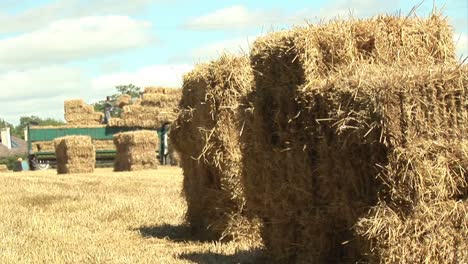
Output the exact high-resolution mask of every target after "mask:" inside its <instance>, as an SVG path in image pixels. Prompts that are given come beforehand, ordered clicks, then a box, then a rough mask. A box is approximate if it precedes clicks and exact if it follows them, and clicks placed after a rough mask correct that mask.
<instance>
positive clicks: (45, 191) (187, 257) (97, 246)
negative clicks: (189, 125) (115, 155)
mask: <svg viewBox="0 0 468 264" xmlns="http://www.w3.org/2000/svg"><path fill="white" fill-rule="evenodd" d="M181 189H182V171H181V170H180V169H179V168H174V167H160V168H159V169H158V170H153V171H144V172H125V173H113V172H112V171H111V170H110V169H97V170H96V171H95V172H94V173H92V174H81V175H73V174H72V175H66V176H63V175H57V174H56V172H55V171H54V170H48V171H41V172H23V173H4V174H0V263H258V262H263V261H262V257H261V252H260V251H259V250H256V249H252V248H250V246H249V245H246V244H239V243H227V244H221V243H218V242H213V241H211V242H210V241H200V240H198V239H197V238H196V237H194V236H193V235H192V234H191V232H190V229H189V228H187V226H185V225H184V221H183V220H184V219H183V218H184V213H185V211H186V205H185V202H184V199H183V198H182V196H181Z"/></svg>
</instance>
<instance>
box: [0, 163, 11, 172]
mask: <svg viewBox="0 0 468 264" xmlns="http://www.w3.org/2000/svg"><path fill="white" fill-rule="evenodd" d="M8 171H9V170H8V167H7V166H6V165H4V164H0V173H2V172H8Z"/></svg>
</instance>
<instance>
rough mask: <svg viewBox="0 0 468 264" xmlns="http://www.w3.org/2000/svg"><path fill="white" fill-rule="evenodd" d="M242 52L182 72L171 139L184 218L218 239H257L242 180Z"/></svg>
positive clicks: (246, 83)
mask: <svg viewBox="0 0 468 264" xmlns="http://www.w3.org/2000/svg"><path fill="white" fill-rule="evenodd" d="M252 85H253V74H252V72H251V69H250V66H249V62H248V59H247V58H246V57H234V56H230V55H222V56H221V58H220V59H218V60H216V61H213V62H211V63H208V64H200V65H198V66H197V67H196V68H195V69H194V70H193V71H192V72H190V73H188V74H187V75H186V76H185V77H184V85H183V96H182V100H181V103H180V115H179V118H178V119H177V120H176V122H175V123H174V125H173V127H172V131H171V139H172V142H173V144H174V146H175V147H176V150H177V151H178V152H179V154H180V155H181V166H182V168H183V170H184V195H185V198H186V200H187V204H188V208H187V209H188V211H187V221H188V222H189V223H190V225H191V226H192V228H193V229H195V230H197V231H202V232H207V231H209V232H210V236H211V237H212V238H215V239H220V240H232V239H234V240H247V241H250V242H251V243H254V244H260V238H259V234H258V231H259V224H260V223H259V221H258V220H257V219H255V218H253V217H249V213H248V211H247V210H246V209H245V203H246V200H245V194H244V190H243V187H242V184H241V171H242V166H241V165H242V164H241V159H242V154H241V148H240V144H241V141H240V135H241V133H242V126H243V119H242V118H243V114H242V111H244V108H245V107H244V105H243V103H244V102H243V98H244V97H245V95H246V94H247V93H249V92H250V91H251V90H252Z"/></svg>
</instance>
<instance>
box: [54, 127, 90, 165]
mask: <svg viewBox="0 0 468 264" xmlns="http://www.w3.org/2000/svg"><path fill="white" fill-rule="evenodd" d="M54 143H55V156H56V159H57V173H58V174H68V173H91V172H93V171H94V167H95V165H96V151H95V149H94V146H93V143H92V141H91V137H89V136H66V137H61V138H57V139H55V140H54Z"/></svg>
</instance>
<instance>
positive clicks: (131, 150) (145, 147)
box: [114, 130, 159, 171]
mask: <svg viewBox="0 0 468 264" xmlns="http://www.w3.org/2000/svg"><path fill="white" fill-rule="evenodd" d="M114 144H115V147H116V149H117V155H116V157H115V160H114V171H137V170H144V169H156V168H157V166H158V163H159V162H158V159H157V156H156V150H157V149H158V136H157V134H156V133H155V132H154V131H146V130H140V131H133V132H123V133H119V134H116V135H114Z"/></svg>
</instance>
